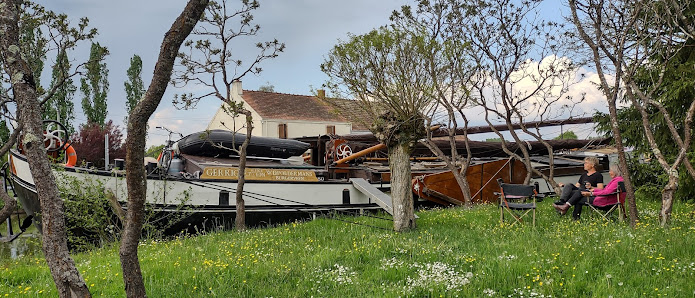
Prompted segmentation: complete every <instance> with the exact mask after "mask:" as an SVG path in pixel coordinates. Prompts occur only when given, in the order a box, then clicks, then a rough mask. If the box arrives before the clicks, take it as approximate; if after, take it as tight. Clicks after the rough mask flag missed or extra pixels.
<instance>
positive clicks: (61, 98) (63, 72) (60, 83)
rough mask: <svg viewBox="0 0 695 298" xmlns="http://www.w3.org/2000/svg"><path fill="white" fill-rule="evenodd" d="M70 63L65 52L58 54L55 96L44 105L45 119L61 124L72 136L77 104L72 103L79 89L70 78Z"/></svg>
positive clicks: (54, 69) (55, 65)
mask: <svg viewBox="0 0 695 298" xmlns="http://www.w3.org/2000/svg"><path fill="white" fill-rule="evenodd" d="M69 72H70V61H69V60H68V54H67V53H66V52H65V51H60V52H58V56H57V57H56V64H54V65H53V77H52V79H51V87H50V89H53V88H55V89H56V90H55V94H54V95H53V96H52V97H51V98H50V99H49V100H48V101H46V102H45V103H44V104H43V113H42V114H43V119H52V120H56V121H58V122H61V123H63V124H64V125H65V128H67V129H68V133H69V134H72V132H74V131H75V128H74V127H73V126H72V121H73V120H74V119H75V115H74V111H75V103H73V102H72V99H73V97H74V96H75V91H77V87H76V86H75V83H74V82H73V80H72V78H71V77H70V76H69Z"/></svg>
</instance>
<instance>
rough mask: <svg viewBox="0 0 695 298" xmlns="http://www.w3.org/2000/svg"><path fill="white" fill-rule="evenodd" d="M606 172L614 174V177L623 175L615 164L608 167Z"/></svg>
mask: <svg viewBox="0 0 695 298" xmlns="http://www.w3.org/2000/svg"><path fill="white" fill-rule="evenodd" d="M608 170H609V171H613V173H615V176H622V175H623V171H621V170H620V167H619V166H618V165H616V164H612V165H610V167H608Z"/></svg>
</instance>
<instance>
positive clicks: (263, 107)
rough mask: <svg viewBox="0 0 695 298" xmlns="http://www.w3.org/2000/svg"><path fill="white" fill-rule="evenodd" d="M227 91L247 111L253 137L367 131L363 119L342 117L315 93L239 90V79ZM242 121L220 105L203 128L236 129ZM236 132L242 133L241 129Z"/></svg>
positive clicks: (349, 101)
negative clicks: (251, 123)
mask: <svg viewBox="0 0 695 298" xmlns="http://www.w3.org/2000/svg"><path fill="white" fill-rule="evenodd" d="M231 94H232V101H235V102H242V103H243V104H244V107H245V108H246V109H248V110H249V111H251V115H252V118H253V127H254V128H253V135H255V136H264V137H278V138H297V137H304V136H318V135H325V134H337V135H344V134H351V133H355V132H363V131H367V128H366V127H365V126H364V125H363V124H361V122H363V121H351V120H355V119H346V118H345V117H344V116H341V115H340V114H338V113H337V112H336V110H335V108H334V107H333V106H331V105H329V104H327V103H326V102H325V101H323V100H321V99H319V98H318V97H316V96H308V95H294V94H284V93H275V92H264V91H250V90H243V89H242V87H241V82H240V81H236V82H234V83H233V84H232V92H231ZM319 96H320V97H325V92H324V91H323V90H319ZM338 101H340V102H341V105H344V106H353V105H355V104H357V102H355V101H353V100H338ZM225 105H226V104H225ZM351 112H353V111H351ZM343 114H344V113H343ZM351 114H353V115H356V116H355V117H359V116H357V114H354V113H351ZM245 124H246V120H245V119H244V118H243V117H232V116H230V115H229V114H228V113H226V112H225V109H223V108H222V107H220V108H219V109H218V110H217V113H215V116H214V117H213V118H212V120H211V121H210V123H209V124H208V127H207V128H208V129H209V130H213V129H225V130H239V129H240V128H242V127H243V126H244V125H245ZM239 132H241V133H244V132H245V129H242V130H239Z"/></svg>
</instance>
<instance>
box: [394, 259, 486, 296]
mask: <svg viewBox="0 0 695 298" xmlns="http://www.w3.org/2000/svg"><path fill="white" fill-rule="evenodd" d="M411 266H412V267H416V268H419V269H418V271H417V278H411V277H408V279H407V280H406V284H407V285H408V286H409V287H411V288H425V289H427V288H430V286H431V285H433V284H437V285H444V286H446V289H447V290H449V291H450V290H455V289H458V288H461V287H463V286H465V285H467V284H469V283H470V282H471V281H470V278H471V277H473V273H471V272H467V273H466V274H465V275H462V274H460V273H459V272H456V270H454V268H453V267H451V266H449V265H448V264H445V263H441V262H435V263H427V264H424V265H419V264H413V265H411Z"/></svg>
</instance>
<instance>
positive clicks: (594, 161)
mask: <svg viewBox="0 0 695 298" xmlns="http://www.w3.org/2000/svg"><path fill="white" fill-rule="evenodd" d="M584 161H588V162H590V163H592V164H593V165H594V169H595V168H598V158H597V157H596V156H587V157H586V158H584Z"/></svg>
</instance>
